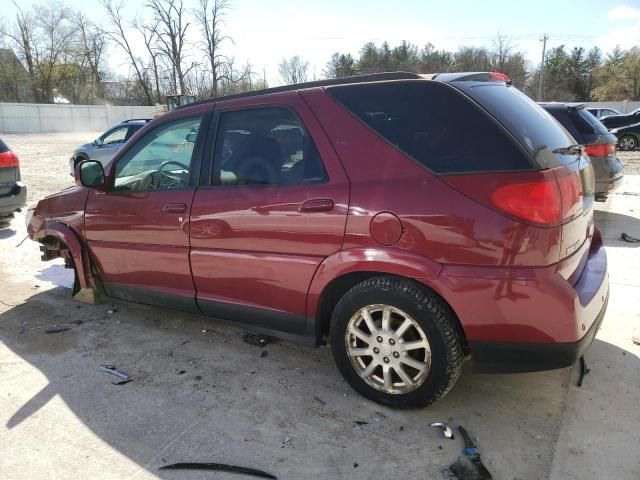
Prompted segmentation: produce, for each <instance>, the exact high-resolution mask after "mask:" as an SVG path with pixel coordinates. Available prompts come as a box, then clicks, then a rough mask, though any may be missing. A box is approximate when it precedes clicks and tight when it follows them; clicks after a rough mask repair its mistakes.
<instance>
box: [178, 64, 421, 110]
mask: <svg viewBox="0 0 640 480" xmlns="http://www.w3.org/2000/svg"><path fill="white" fill-rule="evenodd" d="M424 78H425V77H423V76H421V75H419V74H417V73H411V72H385V73H371V74H367V75H355V76H353V77H344V78H331V79H326V80H318V81H315V82H306V83H297V84H295V85H284V86H282V87H273V88H265V89H263V90H254V91H251V92H245V93H236V94H234V95H226V96H224V97H217V98H209V99H206V100H200V101H198V102H194V103H189V104H187V105H182V106H180V107H178V108H176V109H175V110H179V109H181V108H185V107H192V106H194V105H202V104H203V103H210V102H223V101H225V100H234V99H236V98H247V97H256V96H262V95H269V94H270V93H282V92H290V91H295V90H302V89H305V88H314V87H329V86H331V85H345V84H349V83H365V82H384V81H388V80H416V79H424Z"/></svg>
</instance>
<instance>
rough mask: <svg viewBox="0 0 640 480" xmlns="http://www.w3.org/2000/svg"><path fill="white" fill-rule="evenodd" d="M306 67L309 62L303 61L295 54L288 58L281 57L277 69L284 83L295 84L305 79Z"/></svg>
mask: <svg viewBox="0 0 640 480" xmlns="http://www.w3.org/2000/svg"><path fill="white" fill-rule="evenodd" d="M308 68H309V62H305V61H304V60H302V58H300V57H299V56H298V55H295V56H293V57H291V58H290V59H288V60H287V59H286V58H283V59H282V62H281V63H280V65H279V67H278V71H279V72H280V77H281V78H282V81H283V82H284V83H285V84H288V85H295V84H297V83H304V82H306V81H307V70H308Z"/></svg>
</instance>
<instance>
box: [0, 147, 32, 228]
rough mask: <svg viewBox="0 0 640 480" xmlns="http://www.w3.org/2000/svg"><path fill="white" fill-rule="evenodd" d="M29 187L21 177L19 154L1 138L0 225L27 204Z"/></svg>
mask: <svg viewBox="0 0 640 480" xmlns="http://www.w3.org/2000/svg"><path fill="white" fill-rule="evenodd" d="M26 201H27V187H26V186H25V185H24V183H22V181H21V178H20V161H19V160H18V155H16V153H15V152H12V151H11V149H10V148H9V146H8V145H7V144H6V143H4V142H3V141H2V139H0V225H2V224H4V223H7V222H8V221H9V220H10V219H11V218H12V217H13V213H14V212H15V211H18V210H20V209H21V208H22V207H24V206H25V204H26Z"/></svg>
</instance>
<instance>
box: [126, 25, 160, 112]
mask: <svg viewBox="0 0 640 480" xmlns="http://www.w3.org/2000/svg"><path fill="white" fill-rule="evenodd" d="M133 26H134V27H135V28H136V30H138V32H140V35H142V39H143V41H144V46H145V48H146V49H147V52H148V53H149V59H150V62H151V65H150V66H149V67H147V69H149V68H150V69H151V73H153V83H154V85H155V88H156V102H158V103H162V99H161V98H160V70H159V58H158V57H159V56H160V55H161V54H162V52H161V51H160V50H159V49H158V45H157V44H158V21H157V20H153V21H152V23H150V24H142V23H140V21H139V20H138V19H136V20H134V22H133Z"/></svg>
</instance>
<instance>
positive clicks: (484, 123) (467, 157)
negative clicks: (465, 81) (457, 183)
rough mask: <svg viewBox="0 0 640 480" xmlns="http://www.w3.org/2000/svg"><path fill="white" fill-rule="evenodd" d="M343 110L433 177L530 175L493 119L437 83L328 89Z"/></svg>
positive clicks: (520, 154) (527, 163) (526, 161)
mask: <svg viewBox="0 0 640 480" xmlns="http://www.w3.org/2000/svg"><path fill="white" fill-rule="evenodd" d="M327 91H328V92H329V93H330V94H331V95H332V96H333V97H334V98H335V99H336V100H338V102H340V103H341V104H342V105H343V106H344V107H345V108H347V110H349V111H350V112H351V113H353V114H354V115H356V116H357V117H358V118H359V119H360V120H362V121H363V122H364V123H365V124H367V125H368V126H369V127H370V128H372V129H373V130H375V131H376V132H377V133H378V134H380V135H382V136H383V137H384V138H385V139H386V140H388V141H389V142H390V143H392V144H393V145H395V146H396V147H397V148H399V149H400V150H402V151H403V152H405V153H407V154H409V155H410V156H412V157H413V158H414V159H415V160H417V161H418V162H420V163H421V164H422V165H424V166H425V167H427V168H428V169H429V170H431V171H433V172H436V173H464V172H492V171H493V172H495V171H513V170H531V169H532V165H531V162H530V161H529V159H527V157H526V155H525V154H524V153H523V152H522V151H520V150H519V149H518V148H517V147H516V145H515V144H514V143H513V142H512V140H510V139H509V138H508V137H507V135H506V134H505V132H504V131H502V130H501V129H500V128H499V127H498V126H497V125H496V124H495V123H494V121H493V120H492V119H490V118H489V116H488V115H486V114H485V113H484V112H482V111H481V110H480V109H479V108H477V107H476V106H474V105H473V104H472V103H471V102H470V101H469V100H468V99H466V98H465V97H464V96H463V95H462V94H460V93H459V92H456V91H455V90H453V89H452V88H451V87H449V86H447V85H445V84H443V83H438V82H425V81H418V82H412V83H398V82H394V83H380V84H364V85H346V86H340V87H330V88H328V89H327Z"/></svg>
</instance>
